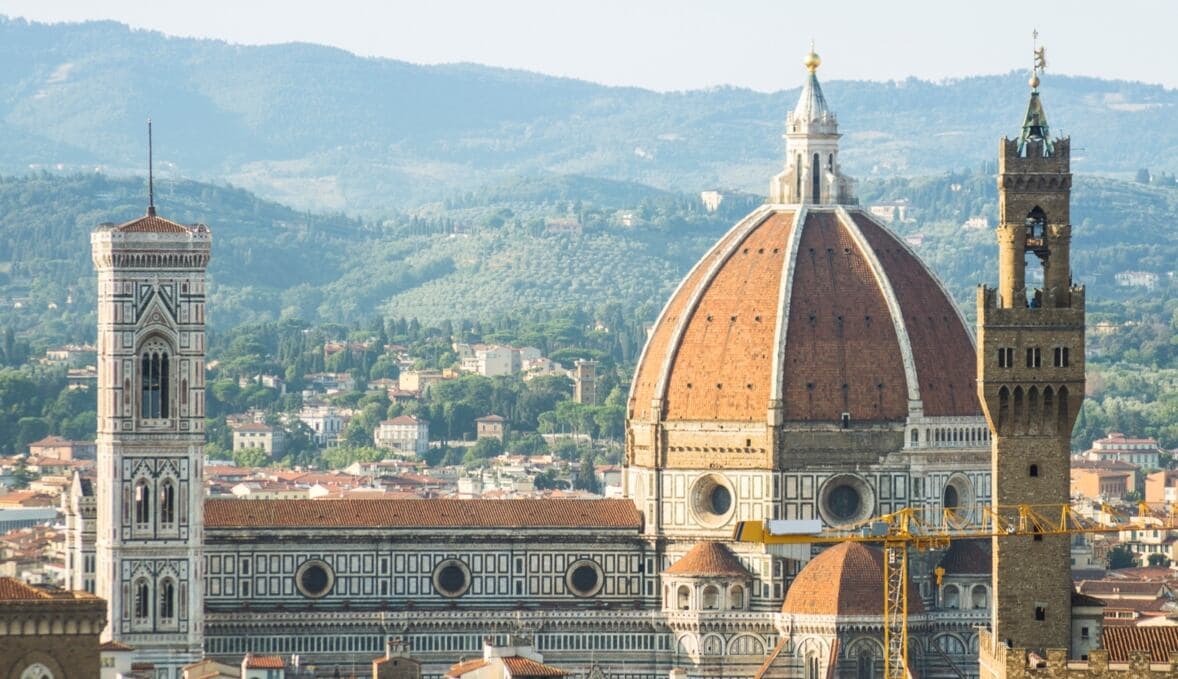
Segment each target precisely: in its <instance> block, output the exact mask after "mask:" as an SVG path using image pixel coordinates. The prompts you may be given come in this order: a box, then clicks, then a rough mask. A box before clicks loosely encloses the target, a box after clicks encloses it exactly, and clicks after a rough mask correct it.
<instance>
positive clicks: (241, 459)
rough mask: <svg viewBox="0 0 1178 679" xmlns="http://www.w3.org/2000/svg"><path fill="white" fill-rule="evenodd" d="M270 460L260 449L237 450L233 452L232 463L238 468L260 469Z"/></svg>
mask: <svg viewBox="0 0 1178 679" xmlns="http://www.w3.org/2000/svg"><path fill="white" fill-rule="evenodd" d="M269 459H270V455H269V454H267V453H266V451H265V450H264V449H262V448H239V449H238V450H235V451H233V462H234V463H235V464H236V465H237V466H238V467H261V466H263V465H265V464H266V462H267V461H268V460H269Z"/></svg>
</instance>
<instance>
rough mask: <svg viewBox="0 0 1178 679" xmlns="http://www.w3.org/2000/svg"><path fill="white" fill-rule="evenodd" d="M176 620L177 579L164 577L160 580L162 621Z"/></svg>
mask: <svg viewBox="0 0 1178 679" xmlns="http://www.w3.org/2000/svg"><path fill="white" fill-rule="evenodd" d="M175 620H176V581H175V580H172V579H171V578H164V579H163V580H161V581H160V622H162V623H164V624H170V623H172V622H175Z"/></svg>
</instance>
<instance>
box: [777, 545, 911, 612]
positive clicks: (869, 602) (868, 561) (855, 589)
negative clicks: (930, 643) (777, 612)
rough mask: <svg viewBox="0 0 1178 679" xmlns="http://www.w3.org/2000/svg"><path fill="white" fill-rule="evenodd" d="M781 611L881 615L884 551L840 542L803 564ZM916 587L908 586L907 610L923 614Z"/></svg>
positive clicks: (790, 587) (787, 593)
mask: <svg viewBox="0 0 1178 679" xmlns="http://www.w3.org/2000/svg"><path fill="white" fill-rule="evenodd" d="M781 612H782V613H790V614H794V615H874V616H879V617H881V618H882V617H883V554H882V553H881V552H880V551H879V550H877V549H874V548H871V547H867V546H865V545H863V544H860V543H857V542H840V543H839V544H837V545H835V546H833V547H830V548H828V549H826V550H825V551H824V552H822V553H821V554H819V555H818V556H816V557H814V559H813V560H812V561H810V563H808V564H806V565H805V567H803V568H802V570H801V572H800V573H798V575H797V577H796V578H794V581H793V584H791V585H790V586H789V591H788V592H786V595H785V604H784V605H783V606H782V607H781ZM923 612H924V605H923V604H922V603H921V602H920V596H919V590H918V589H917V588H916V587H914V586H913V585H912V584H911V583H909V585H908V613H909V614H910V615H911V614H916V613H923Z"/></svg>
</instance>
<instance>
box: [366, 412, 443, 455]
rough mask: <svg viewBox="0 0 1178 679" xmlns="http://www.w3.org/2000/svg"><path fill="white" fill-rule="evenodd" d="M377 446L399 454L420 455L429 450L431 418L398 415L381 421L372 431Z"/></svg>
mask: <svg viewBox="0 0 1178 679" xmlns="http://www.w3.org/2000/svg"><path fill="white" fill-rule="evenodd" d="M372 438H373V442H374V443H375V445H376V447H377V448H381V449H383V450H391V451H393V452H394V453H396V454H398V455H407V456H412V457H420V456H422V455H424V454H425V453H426V451H428V450H429V420H423V419H421V418H418V417H414V416H413V415H398V416H397V417H394V418H393V419H391V420H385V421H383V422H381V423H380V425H379V426H378V427H377V428H376V430H375V431H373V432H372Z"/></svg>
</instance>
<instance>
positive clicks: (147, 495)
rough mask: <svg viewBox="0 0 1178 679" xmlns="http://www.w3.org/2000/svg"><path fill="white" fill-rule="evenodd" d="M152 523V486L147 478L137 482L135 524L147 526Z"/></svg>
mask: <svg viewBox="0 0 1178 679" xmlns="http://www.w3.org/2000/svg"><path fill="white" fill-rule="evenodd" d="M149 523H151V488H150V486H149V485H148V482H147V479H139V480H138V481H136V482H135V524H136V525H138V526H146V525H147V524H149Z"/></svg>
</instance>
